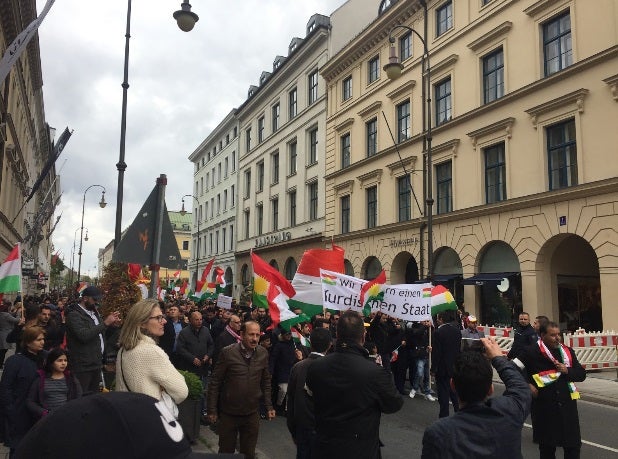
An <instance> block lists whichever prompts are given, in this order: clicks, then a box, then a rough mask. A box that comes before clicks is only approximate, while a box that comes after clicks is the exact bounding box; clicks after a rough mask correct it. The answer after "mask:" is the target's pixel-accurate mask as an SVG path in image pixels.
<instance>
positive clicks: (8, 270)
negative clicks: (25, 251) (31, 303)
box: [0, 242, 21, 293]
mask: <svg viewBox="0 0 618 459" xmlns="http://www.w3.org/2000/svg"><path fill="white" fill-rule="evenodd" d="M20 249H21V246H20V244H19V242H18V243H17V245H16V246H15V247H13V250H11V252H10V253H9V255H8V257H6V260H4V263H2V265H0V293H13V292H21V250H20Z"/></svg>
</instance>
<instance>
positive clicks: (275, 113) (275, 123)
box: [272, 104, 281, 132]
mask: <svg viewBox="0 0 618 459" xmlns="http://www.w3.org/2000/svg"><path fill="white" fill-rule="evenodd" d="M280 115H281V106H280V105H279V104H275V105H273V108H272V117H273V119H272V121H273V132H276V131H277V129H279V116H280Z"/></svg>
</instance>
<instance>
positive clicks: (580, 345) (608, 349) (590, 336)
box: [563, 329, 618, 370]
mask: <svg viewBox="0 0 618 459" xmlns="http://www.w3.org/2000/svg"><path fill="white" fill-rule="evenodd" d="M563 341H564V344H565V345H567V346H569V347H572V348H573V350H574V351H575V355H577V360H579V363H580V364H581V365H582V367H584V368H585V369H586V370H600V369H604V368H618V333H616V332H615V331H613V330H612V331H606V332H590V333H588V332H586V331H584V330H583V329H578V330H576V331H575V333H565V334H564V335H563Z"/></svg>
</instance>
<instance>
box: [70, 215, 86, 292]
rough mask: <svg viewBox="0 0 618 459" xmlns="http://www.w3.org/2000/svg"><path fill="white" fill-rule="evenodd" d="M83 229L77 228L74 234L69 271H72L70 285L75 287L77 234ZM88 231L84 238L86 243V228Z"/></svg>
mask: <svg viewBox="0 0 618 459" xmlns="http://www.w3.org/2000/svg"><path fill="white" fill-rule="evenodd" d="M80 229H81V227H80V226H78V227H77V228H75V231H74V232H73V248H72V249H71V268H70V269H69V271H70V278H69V279H70V280H69V285H73V269H75V253H76V252H75V247H76V245H77V232H78V231H79V230H80ZM84 229H85V230H86V235H85V236H84V241H86V242H88V228H84Z"/></svg>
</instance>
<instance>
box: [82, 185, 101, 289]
mask: <svg viewBox="0 0 618 459" xmlns="http://www.w3.org/2000/svg"><path fill="white" fill-rule="evenodd" d="M95 186H96V187H99V188H103V192H102V193H101V200H100V201H99V207H101V209H103V208H104V207H105V206H106V205H107V203H106V202H105V187H104V186H103V185H90V186H89V187H88V188H86V189H85V190H84V199H83V200H82V224H81V227H80V228H81V231H80V233H79V252H77V255H79V257H78V259H79V262H78V264H77V282H79V281H80V279H81V270H82V243H83V241H84V239H83V236H84V213H85V210H86V193H88V190H89V189H90V188H93V187H95Z"/></svg>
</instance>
